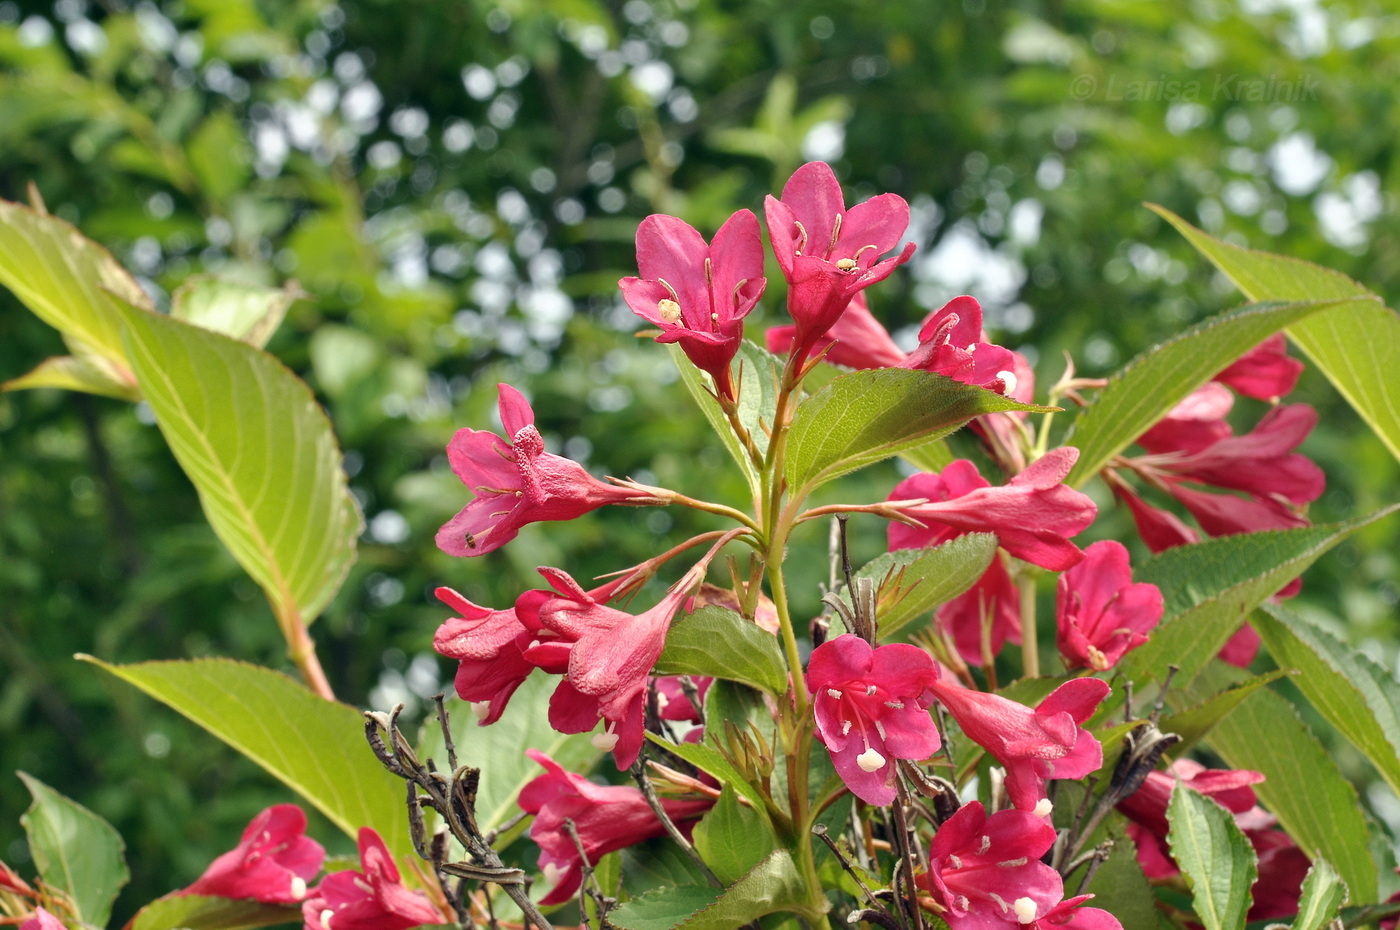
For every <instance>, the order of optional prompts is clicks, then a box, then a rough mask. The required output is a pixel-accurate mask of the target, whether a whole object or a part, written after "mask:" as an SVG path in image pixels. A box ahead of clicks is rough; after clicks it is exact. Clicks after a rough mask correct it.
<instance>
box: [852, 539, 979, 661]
mask: <svg viewBox="0 0 1400 930" xmlns="http://www.w3.org/2000/svg"><path fill="white" fill-rule="evenodd" d="M996 551H997V538H996V536H995V535H994V534H992V533H967V534H965V535H963V536H957V537H954V538H953V539H950V540H948V541H947V542H945V543H940V544H939V545H937V546H928V547H926V548H923V549H899V550H897V551H895V552H887V553H885V554H884V555H881V556H877V557H876V558H874V559H871V560H870V561H869V562H867V563H865V564H864V565H862V566H861V567H860V570H859V571H857V572H856V577H857V578H870V579H872V580H873V581H875V582H876V584H878V585H879V600H878V602H877V612H878V615H879V621H880V630H879V634H880V639H881V640H884V641H889V640H891V639H895V638H896V636H895V634H896V633H898V632H900V631H901V630H903V629H904V628H905V627H906V626H908V625H909V624H911V623H913V622H914V621H915V620H918V619H920V618H922V617H926V616H927V615H928V614H929V613H930V612H931V611H932V610H933V609H934V608H935V607H937V606H938V605H940V604H946V603H947V602H948V601H950V600H952V599H953V598H955V597H957V596H958V595H959V594H962V593H963V592H964V591H966V590H967V589H968V588H970V587H972V586H973V585H974V584H976V583H977V579H978V578H981V577H982V573H983V572H985V571H986V570H987V566H989V565H991V564H992V558H993V557H994V556H995V555H996ZM841 596H842V598H843V599H844V600H845V601H846V603H848V604H849V603H850V600H851V598H850V594H849V593H848V592H847V591H846V590H845V589H844V588H843V589H842V594H841Z"/></svg>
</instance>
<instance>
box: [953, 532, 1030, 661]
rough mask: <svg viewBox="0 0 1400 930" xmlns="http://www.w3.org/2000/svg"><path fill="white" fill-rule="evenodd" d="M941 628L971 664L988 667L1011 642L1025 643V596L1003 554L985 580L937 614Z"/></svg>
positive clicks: (989, 569)
mask: <svg viewBox="0 0 1400 930" xmlns="http://www.w3.org/2000/svg"><path fill="white" fill-rule="evenodd" d="M934 620H935V622H936V623H937V625H938V629H939V630H940V631H942V632H944V633H946V634H948V635H950V636H952V638H953V645H954V646H955V647H956V648H957V650H958V655H959V656H961V657H962V660H963V661H964V662H967V663H968V664H970V665H987V664H988V663H989V661H990V659H994V658H996V656H997V655H998V654H999V653H1000V652H1001V647H1002V646H1003V645H1005V644H1006V642H1007V641H1010V642H1013V643H1019V642H1020V641H1021V595H1020V593H1019V592H1018V591H1017V590H1016V585H1015V583H1014V582H1013V581H1012V580H1011V576H1010V575H1009V574H1008V573H1007V571H1006V560H1005V559H1004V558H1003V557H1002V554H1001V553H1000V552H998V553H996V554H995V555H993V556H992V564H991V565H990V566H988V567H987V570H986V571H985V572H983V573H982V577H981V578H979V579H977V582H976V583H975V584H974V585H973V586H972V587H971V588H968V589H967V590H966V591H964V592H963V593H962V594H959V595H958V596H957V597H955V598H953V599H952V600H950V601H948V602H947V603H946V604H944V605H943V606H941V607H939V608H938V610H937V612H936V613H935V614H934Z"/></svg>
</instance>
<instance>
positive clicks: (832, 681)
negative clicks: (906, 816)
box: [807, 633, 940, 805]
mask: <svg viewBox="0 0 1400 930" xmlns="http://www.w3.org/2000/svg"><path fill="white" fill-rule="evenodd" d="M937 678H938V666H937V665H935V664H934V661H933V658H932V657H931V656H929V654H928V653H926V652H924V651H923V650H922V649H920V648H918V647H917V646H910V645H908V644H906V643H890V644H889V645H885V646H879V647H872V646H871V645H870V644H869V643H867V642H866V641H865V640H863V639H861V638H860V637H859V636H855V635H853V634H850V633H846V634H843V635H841V636H838V637H836V638H835V639H832V640H828V641H827V642H825V643H822V644H821V645H820V646H818V647H817V648H816V649H815V650H813V652H812V659H811V662H810V663H809V664H808V667H807V687H808V689H809V690H810V691H811V693H812V709H813V712H814V713H815V714H816V720H817V738H818V739H820V740H821V741H822V744H823V745H824V746H826V749H827V752H829V753H830V754H831V762H832V764H833V765H835V766H836V772H837V774H839V775H840V776H841V780H842V781H844V782H845V783H846V787H848V788H850V789H851V793H852V794H854V795H855V796H856V797H858V798H860V799H861V800H862V801H865V802H867V803H869V804H879V805H884V804H888V803H890V802H891V801H893V800H894V797H895V784H894V780H895V764H894V763H895V760H896V759H913V760H923V759H927V758H928V757H929V756H931V755H933V754H934V753H935V752H937V751H938V747H939V745H940V742H939V738H938V727H937V726H935V725H934V722H933V718H932V717H931V716H930V715H929V712H928V708H929V705H930V704H932V703H933V695H932V694H931V693H930V692H929V686H930V685H932V684H933V682H934V681H935V680H937Z"/></svg>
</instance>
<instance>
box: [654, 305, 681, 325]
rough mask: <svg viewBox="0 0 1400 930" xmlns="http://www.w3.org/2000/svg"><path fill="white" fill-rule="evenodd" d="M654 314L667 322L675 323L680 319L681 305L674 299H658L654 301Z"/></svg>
mask: <svg viewBox="0 0 1400 930" xmlns="http://www.w3.org/2000/svg"><path fill="white" fill-rule="evenodd" d="M656 315H657V316H659V317H661V319H663V320H665V321H666V322H667V323H670V324H672V325H675V324H676V323H679V322H680V321H681V305H680V304H678V303H676V302H675V301H674V300H664V299H663V300H658V301H657V302H656Z"/></svg>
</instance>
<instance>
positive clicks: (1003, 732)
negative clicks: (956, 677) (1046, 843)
mask: <svg viewBox="0 0 1400 930" xmlns="http://www.w3.org/2000/svg"><path fill="white" fill-rule="evenodd" d="M930 687H932V689H933V693H934V695H935V696H936V697H937V698H938V700H939V701H940V702H942V704H943V706H944V707H946V708H948V712H949V713H950V714H952V715H953V719H955V720H957V722H958V726H959V727H961V728H962V731H963V733H965V734H966V735H967V737H968V739H970V740H972V741H973V742H974V743H976V744H977V745H979V746H981V747H982V748H983V749H985V750H987V752H989V753H990V754H991V755H992V756H993V757H994V758H995V759H996V760H997V761H998V762H1000V763H1001V765H1002V767H1003V768H1005V769H1006V793H1007V795H1008V796H1009V797H1010V798H1011V803H1012V804H1014V805H1016V807H1017V808H1018V809H1020V810H1023V811H1034V812H1036V813H1037V814H1038V815H1042V816H1046V817H1048V816H1049V807H1048V803H1049V802H1048V801H1045V782H1046V781H1047V780H1048V779H1051V778H1083V777H1084V776H1085V775H1088V774H1089V773H1090V772H1092V771H1094V770H1095V769H1097V768H1098V767H1099V766H1100V765H1102V764H1103V747H1102V746H1100V745H1099V741H1098V740H1096V739H1094V737H1093V736H1091V735H1090V734H1089V731H1088V730H1085V729H1083V728H1082V727H1081V726H1080V725H1081V724H1082V723H1084V721H1086V720H1088V719H1089V718H1090V717H1092V716H1093V714H1094V710H1095V709H1096V708H1097V707H1098V706H1099V702H1100V701H1102V700H1103V699H1104V698H1105V697H1106V696H1107V695H1108V692H1109V687H1108V683H1107V682H1105V681H1100V680H1099V679H1097V678H1076V679H1073V680H1072V681H1067V682H1065V683H1064V684H1062V685H1060V686H1059V687H1058V688H1056V689H1055V690H1054V691H1051V692H1050V694H1049V695H1047V696H1046V698H1045V699H1044V700H1043V701H1041V702H1040V704H1038V705H1037V706H1036V707H1035V708H1030V707H1027V706H1025V705H1024V704H1018V703H1017V702H1015V701H1013V700H1010V699H1009V698H1004V697H1002V696H1001V695H999V694H991V693H988V692H984V691H972V690H970V689H968V688H963V687H961V686H959V685H956V684H953V683H951V682H945V681H942V680H939V681H936V682H934V683H933V684H932V685H931V686H930ZM1042 802H1044V803H1042Z"/></svg>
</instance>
